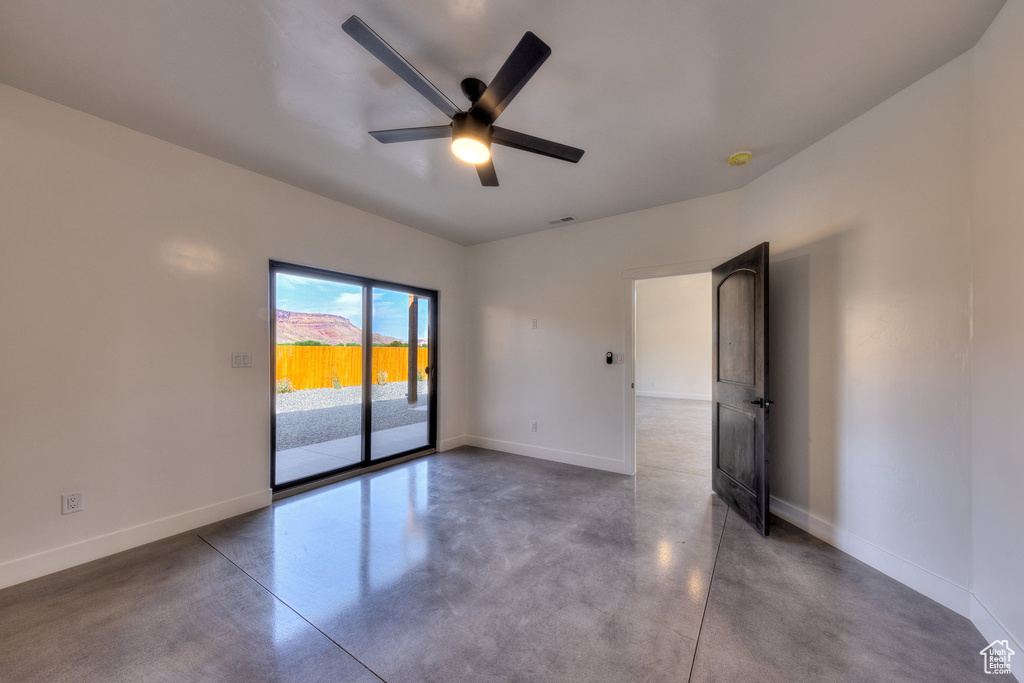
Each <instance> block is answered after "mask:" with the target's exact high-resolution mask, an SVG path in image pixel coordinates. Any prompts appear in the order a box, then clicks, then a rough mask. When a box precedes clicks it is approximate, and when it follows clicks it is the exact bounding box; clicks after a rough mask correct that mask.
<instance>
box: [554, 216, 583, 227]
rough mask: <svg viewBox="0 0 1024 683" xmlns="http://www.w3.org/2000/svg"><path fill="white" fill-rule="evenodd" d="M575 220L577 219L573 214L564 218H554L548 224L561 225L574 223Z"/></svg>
mask: <svg viewBox="0 0 1024 683" xmlns="http://www.w3.org/2000/svg"><path fill="white" fill-rule="evenodd" d="M574 220H576V219H575V218H573V217H572V216H564V217H562V218H552V219H551V220H549V221H548V222H547V223H548V225H561V224H562V223H572V222H573V221H574Z"/></svg>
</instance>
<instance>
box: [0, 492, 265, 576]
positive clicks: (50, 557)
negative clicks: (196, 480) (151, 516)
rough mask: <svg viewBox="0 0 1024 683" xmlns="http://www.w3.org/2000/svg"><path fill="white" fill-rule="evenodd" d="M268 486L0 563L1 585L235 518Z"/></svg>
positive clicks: (257, 504) (258, 503)
mask: <svg viewBox="0 0 1024 683" xmlns="http://www.w3.org/2000/svg"><path fill="white" fill-rule="evenodd" d="M270 497H271V496H270V489H266V490H265V491H256V492H255V493H250V494H248V495H245V496H239V497H238V498H232V499H231V500H225V501H222V502H220V503H214V504H213V505H207V506H205V507H201V508H196V509H194V510H188V511H186V512H182V513H180V514H177V515H171V516H170V517H164V518H162V519H157V520H154V521H152V522H146V523H144V524H139V525H137V526H133V527H129V528H127V529H120V530H118V531H112V532H111V533H109V534H103V535H102V536H96V537H95V538H88V539H85V540H84V541H78V542H76V543H71V544H69V545H65V546H61V547H60V548H53V549H52V550H45V551H43V552H41V553H36V554H35V555H29V556H27V557H19V558H18V559H16V560H10V561H9V562H4V563H3V564H0V588H6V587H8V586H13V585H15V584H18V583H22V582H23V581H29V580H31V579H37V578H39V577H40V576H46V575H47V574H52V573H53V572H59V571H61V570H63V569H68V568H70V567H74V566H76V565H79V564H83V563H85V562H91V561H92V560H98V559H99V558H101V557H106V556H107V555H113V554H114V553H119V552H121V551H122V550H128V549H130V548H135V547H137V546H140V545H145V544H146V543H151V542H153V541H159V540H160V539H161V538H167V537H168V536H173V535H175V534H180V533H182V532H184V531H188V530H189V529H195V528H196V527H200V526H203V525H204V524H211V523H213V522H217V521H220V520H222V519H227V518H228V517H234V516H235V515H240V514H242V513H244V512H249V511H251V510H257V509H259V508H262V507H266V506H268V505H270Z"/></svg>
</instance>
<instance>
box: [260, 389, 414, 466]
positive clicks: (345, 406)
mask: <svg viewBox="0 0 1024 683" xmlns="http://www.w3.org/2000/svg"><path fill="white" fill-rule="evenodd" d="M407 389H408V385H407V384H406V383H405V382H390V383H388V384H384V385H378V384H375V385H373V387H372V391H373V421H372V425H373V426H372V428H373V431H379V430H381V429H390V428H392V427H403V426H405V425H410V424H415V423H417V422H426V421H427V410H426V406H427V383H426V382H419V384H418V386H417V403H416V404H414V405H409V402H408V400H407V398H406V397H407ZM361 400H362V388H361V387H342V388H341V389H303V390H300V391H292V392H289V393H287V394H277V449H278V450H285V449H288V448H299V447H301V446H309V445H310V444H315V443H323V442H325V441H332V440H334V439H342V438H345V437H347V436H355V435H356V434H359V430H360V426H361V424H360V423H361V418H362V408H361Z"/></svg>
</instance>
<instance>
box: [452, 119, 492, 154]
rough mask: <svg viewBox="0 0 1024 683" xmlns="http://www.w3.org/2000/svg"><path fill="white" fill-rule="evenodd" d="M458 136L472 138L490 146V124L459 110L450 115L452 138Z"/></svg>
mask: <svg viewBox="0 0 1024 683" xmlns="http://www.w3.org/2000/svg"><path fill="white" fill-rule="evenodd" d="M458 138H474V139H476V140H479V141H480V142H481V143H482V144H484V145H486V146H488V147H490V146H491V124H490V123H489V122H487V121H481V120H480V119H478V118H477V117H475V116H473V115H471V114H468V113H462V112H460V113H458V114H456V115H455V116H453V117H452V139H453V140H455V139H458Z"/></svg>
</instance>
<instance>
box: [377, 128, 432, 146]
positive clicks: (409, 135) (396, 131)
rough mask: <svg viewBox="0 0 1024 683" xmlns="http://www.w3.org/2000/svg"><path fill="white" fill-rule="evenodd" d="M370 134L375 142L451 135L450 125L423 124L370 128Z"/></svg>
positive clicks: (403, 140) (411, 140)
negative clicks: (385, 128)
mask: <svg viewBox="0 0 1024 683" xmlns="http://www.w3.org/2000/svg"><path fill="white" fill-rule="evenodd" d="M370 135H372V136H373V137H374V138H376V140H377V142H385V143H387V142H413V141H415V140H437V139H439V138H450V137H451V136H452V127H451V125H447V126H424V127H422V128H392V129H391V130H371V131H370Z"/></svg>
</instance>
